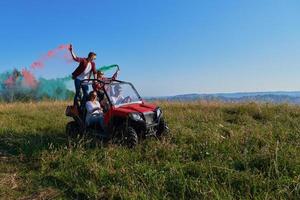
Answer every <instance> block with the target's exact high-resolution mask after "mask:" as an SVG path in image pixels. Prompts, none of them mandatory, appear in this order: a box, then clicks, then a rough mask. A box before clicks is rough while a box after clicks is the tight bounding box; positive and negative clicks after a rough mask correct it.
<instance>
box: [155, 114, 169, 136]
mask: <svg viewBox="0 0 300 200" xmlns="http://www.w3.org/2000/svg"><path fill="white" fill-rule="evenodd" d="M168 133H169V128H168V125H167V123H166V122H165V120H164V118H161V119H160V121H159V124H158V127H157V137H158V138H161V137H162V136H166V135H168Z"/></svg>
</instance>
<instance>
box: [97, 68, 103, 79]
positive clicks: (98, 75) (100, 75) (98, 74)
mask: <svg viewBox="0 0 300 200" xmlns="http://www.w3.org/2000/svg"><path fill="white" fill-rule="evenodd" d="M103 76H104V73H103V72H102V71H100V70H98V71H97V78H98V79H99V78H102V77H103Z"/></svg>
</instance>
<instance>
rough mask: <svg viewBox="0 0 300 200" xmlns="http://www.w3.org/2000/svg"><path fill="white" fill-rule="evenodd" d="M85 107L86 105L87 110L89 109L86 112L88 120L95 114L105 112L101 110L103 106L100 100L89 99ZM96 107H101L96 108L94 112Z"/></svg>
mask: <svg viewBox="0 0 300 200" xmlns="http://www.w3.org/2000/svg"><path fill="white" fill-rule="evenodd" d="M85 107H86V110H87V113H86V121H87V122H88V121H89V120H90V118H91V117H93V115H102V114H103V112H102V110H101V107H100V103H99V101H95V102H92V101H88V102H86V104H85ZM95 108H100V109H99V110H95V111H94V112H93V110H94V109H95Z"/></svg>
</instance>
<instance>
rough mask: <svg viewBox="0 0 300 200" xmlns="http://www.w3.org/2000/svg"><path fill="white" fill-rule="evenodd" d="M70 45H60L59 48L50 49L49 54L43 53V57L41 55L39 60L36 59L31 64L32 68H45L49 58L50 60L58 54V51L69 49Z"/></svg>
mask: <svg viewBox="0 0 300 200" xmlns="http://www.w3.org/2000/svg"><path fill="white" fill-rule="evenodd" d="M69 46H70V45H68V44H62V45H59V46H58V47H57V48H55V49H52V50H50V51H48V52H47V54H45V55H43V56H42V57H40V58H39V59H38V60H36V61H34V62H33V63H32V64H31V65H30V67H31V69H40V68H43V67H44V66H45V62H46V61H47V60H49V59H50V58H52V57H54V56H56V54H57V53H58V52H60V51H63V50H66V49H68V48H69ZM63 57H64V58H65V59H66V60H67V62H69V60H70V59H69V58H68V57H67V56H65V55H64V56H63Z"/></svg>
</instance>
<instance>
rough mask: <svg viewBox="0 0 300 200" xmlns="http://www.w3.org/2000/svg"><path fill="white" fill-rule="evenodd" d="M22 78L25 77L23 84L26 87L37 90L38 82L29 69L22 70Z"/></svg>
mask: <svg viewBox="0 0 300 200" xmlns="http://www.w3.org/2000/svg"><path fill="white" fill-rule="evenodd" d="M22 76H23V78H24V79H23V83H24V86H26V87H29V88H36V86H37V80H36V79H35V77H34V75H33V74H32V73H31V72H30V71H29V70H27V69H22Z"/></svg>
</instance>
